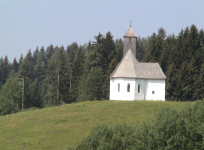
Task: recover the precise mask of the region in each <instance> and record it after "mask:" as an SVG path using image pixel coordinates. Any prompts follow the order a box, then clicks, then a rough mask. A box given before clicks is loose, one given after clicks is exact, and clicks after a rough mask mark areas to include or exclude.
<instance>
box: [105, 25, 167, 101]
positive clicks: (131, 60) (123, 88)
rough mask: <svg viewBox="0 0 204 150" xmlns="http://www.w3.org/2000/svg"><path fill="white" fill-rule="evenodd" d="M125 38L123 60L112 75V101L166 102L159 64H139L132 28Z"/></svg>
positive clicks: (135, 37)
mask: <svg viewBox="0 0 204 150" xmlns="http://www.w3.org/2000/svg"><path fill="white" fill-rule="evenodd" d="M123 37H124V47H123V58H122V60H121V61H120V63H119V64H118V66H117V67H116V68H115V70H114V71H113V72H112V74H111V75H110V97H109V99H110V100H122V101H126V100H132V101H133V100H160V101H165V80H166V76H165V75H164V73H163V71H162V69H161V67H160V65H159V63H149V62H146V63H144V62H141V63H140V62H138V60H137V59H136V39H137V36H136V35H135V33H134V31H133V29H132V28H131V27H130V28H129V29H128V31H127V33H126V34H125V35H124V36H123Z"/></svg>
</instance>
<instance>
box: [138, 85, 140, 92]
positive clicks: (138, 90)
mask: <svg viewBox="0 0 204 150" xmlns="http://www.w3.org/2000/svg"><path fill="white" fill-rule="evenodd" d="M138 93H140V84H138Z"/></svg>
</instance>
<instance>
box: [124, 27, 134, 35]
mask: <svg viewBox="0 0 204 150" xmlns="http://www.w3.org/2000/svg"><path fill="white" fill-rule="evenodd" d="M123 37H137V36H136V34H135V32H134V31H133V29H132V28H131V27H130V28H129V29H128V31H127V32H126V33H125V35H124V36H123Z"/></svg>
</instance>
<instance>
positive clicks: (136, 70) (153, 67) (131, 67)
mask: <svg viewBox="0 0 204 150" xmlns="http://www.w3.org/2000/svg"><path fill="white" fill-rule="evenodd" d="M110 78H142V79H166V76H165V75H164V73H163V71H162V69H161V67H160V65H159V64H158V63H139V62H138V60H137V59H136V58H135V56H134V55H133V53H132V51H131V50H130V49H129V50H128V52H127V53H126V55H125V56H124V57H123V58H122V60H121V61H120V63H119V64H118V66H117V67H116V68H115V70H114V71H113V73H112V74H111V75H110Z"/></svg>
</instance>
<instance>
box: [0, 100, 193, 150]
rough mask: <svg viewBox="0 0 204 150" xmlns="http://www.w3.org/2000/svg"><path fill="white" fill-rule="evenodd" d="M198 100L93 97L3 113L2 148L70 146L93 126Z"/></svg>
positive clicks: (0, 123)
mask: <svg viewBox="0 0 204 150" xmlns="http://www.w3.org/2000/svg"><path fill="white" fill-rule="evenodd" d="M187 103H190V104H193V103H194V102H161V101H159V102H153V101H137V102H136V101H134V102H130V101H128V102H121V101H92V102H90V101H89V102H80V103H74V104H67V105H64V106H59V107H51V108H43V109H35V110H29V111H25V112H19V113H16V114H11V115H5V116H1V117H0V135H1V136H0V149H4V150H6V149H12V150H15V149H49V150H50V149H53V150H54V149H69V148H76V147H77V145H79V144H80V143H81V141H82V140H83V139H84V138H86V137H88V135H89V134H90V131H91V129H92V128H93V127H95V126H97V125H100V124H107V125H108V126H109V127H114V126H115V125H117V124H123V123H126V124H127V125H133V124H137V123H138V122H142V121H145V120H146V119H148V118H149V119H150V118H153V117H154V114H155V112H157V111H158V110H161V109H162V108H172V109H175V110H180V109H181V108H184V106H185V105H186V104H187Z"/></svg>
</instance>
